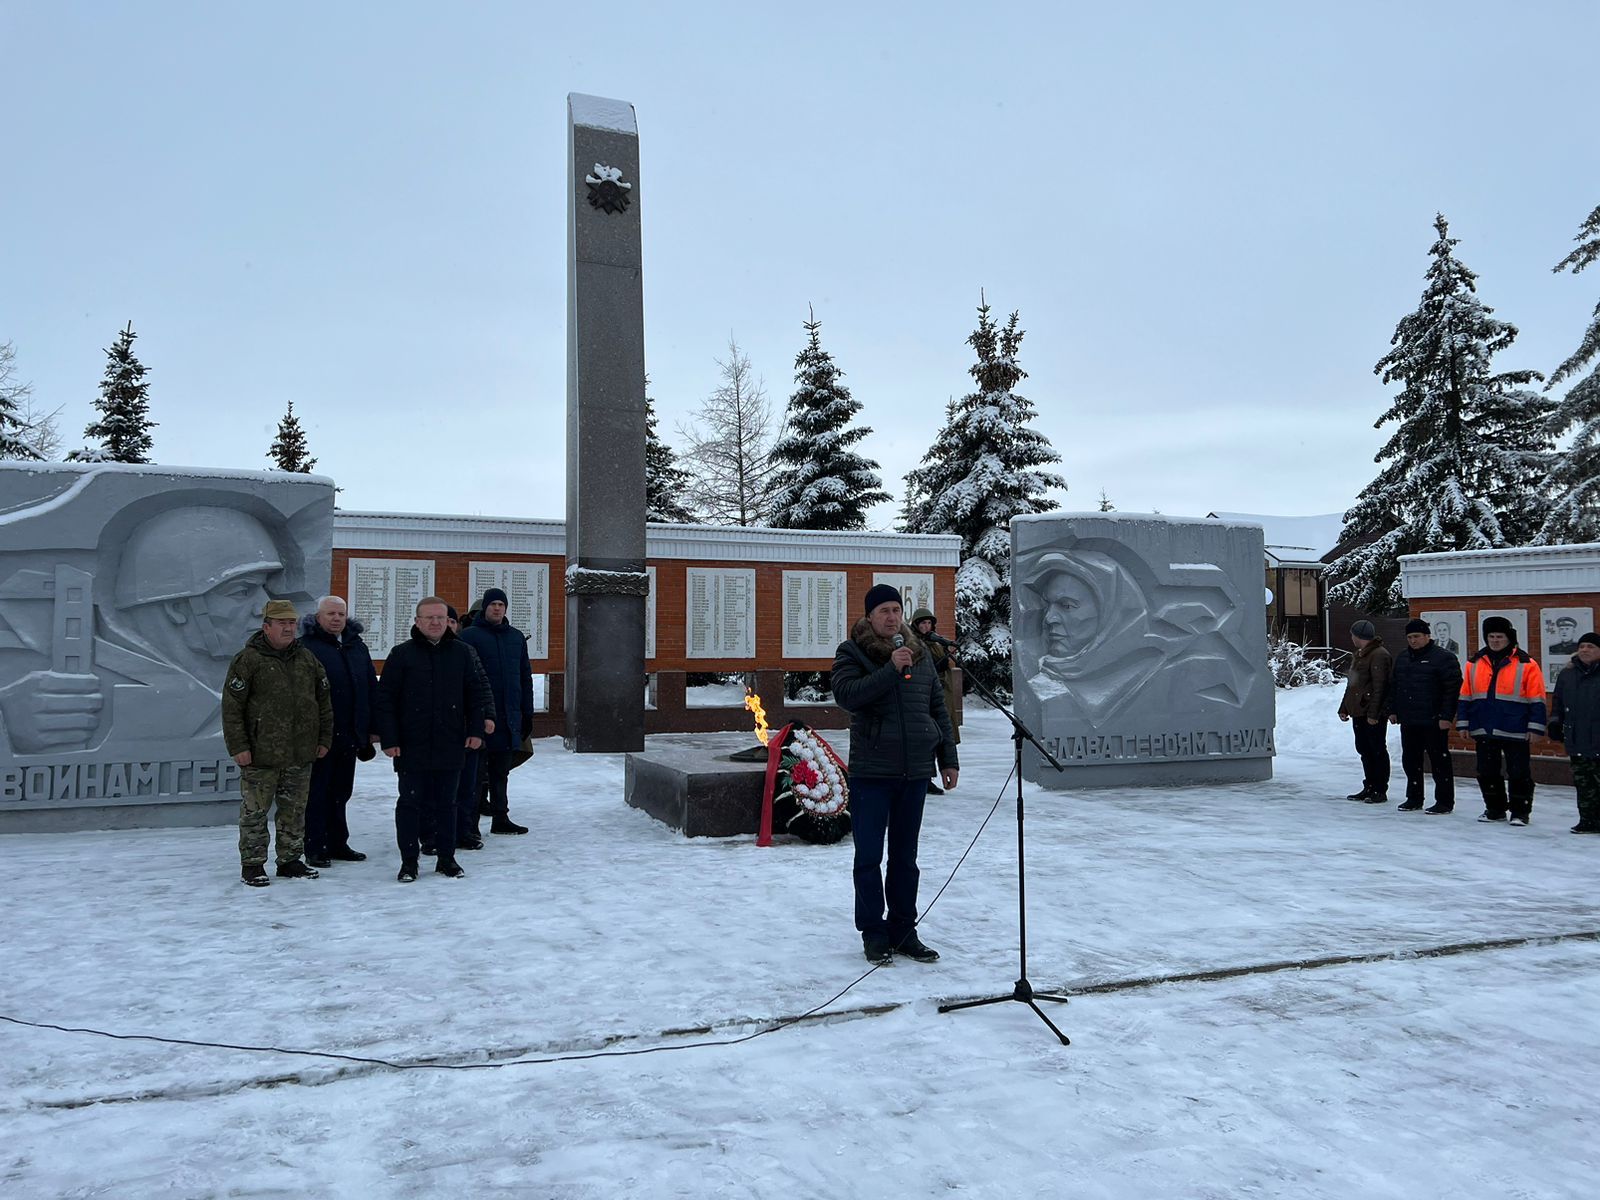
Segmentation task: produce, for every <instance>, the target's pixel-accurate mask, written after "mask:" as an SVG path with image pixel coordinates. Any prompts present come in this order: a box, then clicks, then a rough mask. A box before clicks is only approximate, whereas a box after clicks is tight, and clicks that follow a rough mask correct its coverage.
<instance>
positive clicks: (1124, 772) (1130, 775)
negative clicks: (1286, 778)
mask: <svg viewBox="0 0 1600 1200" xmlns="http://www.w3.org/2000/svg"><path fill="white" fill-rule="evenodd" d="M1026 761H1027V769H1026V770H1024V772H1023V777H1024V778H1025V779H1028V780H1030V781H1032V782H1035V783H1037V784H1038V785H1039V786H1040V787H1042V788H1044V789H1046V790H1047V791H1062V792H1070V791H1073V790H1074V789H1076V788H1084V789H1089V788H1127V787H1159V788H1169V787H1204V786H1207V785H1212V784H1219V783H1261V782H1263V781H1265V780H1268V779H1271V778H1272V760H1271V759H1270V758H1214V759H1194V760H1189V761H1181V762H1154V763H1148V762H1147V763H1139V764H1137V765H1135V766H1133V767H1128V766H1124V765H1122V764H1104V765H1094V766H1084V765H1081V764H1079V765H1072V766H1068V767H1067V769H1066V770H1065V771H1056V770H1054V769H1053V768H1051V766H1050V765H1049V764H1048V763H1047V762H1045V761H1044V759H1043V758H1041V757H1039V755H1038V754H1037V753H1036V752H1035V751H1034V750H1033V748H1032V747H1029V749H1028V751H1027V760H1026Z"/></svg>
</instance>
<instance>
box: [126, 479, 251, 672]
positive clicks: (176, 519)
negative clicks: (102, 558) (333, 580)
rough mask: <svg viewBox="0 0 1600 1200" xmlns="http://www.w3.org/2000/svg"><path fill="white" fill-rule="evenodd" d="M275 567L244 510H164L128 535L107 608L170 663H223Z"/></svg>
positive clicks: (245, 633) (246, 630)
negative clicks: (112, 593)
mask: <svg viewBox="0 0 1600 1200" xmlns="http://www.w3.org/2000/svg"><path fill="white" fill-rule="evenodd" d="M281 570H283V561H282V555H281V553H280V552H279V549H278V546H277V543H276V542H275V541H274V539H273V536H272V534H271V533H270V532H269V531H268V529H267V527H266V526H265V525H264V524H262V522H261V521H260V520H258V519H257V518H256V517H254V516H251V515H250V514H249V513H247V512H243V511H241V510H239V509H236V508H223V507H220V506H216V505H191V506H187V507H184V508H175V509H170V510H168V511H167V512H163V513H160V514H158V515H156V516H154V517H151V518H150V519H149V520H147V521H145V522H143V523H142V524H140V525H139V526H138V527H137V528H135V529H134V531H133V532H132V534H131V535H129V537H128V539H127V542H126V543H125V544H124V546H123V549H122V555H121V561H120V563H119V564H118V568H117V580H116V590H115V593H114V606H115V609H116V610H117V614H118V617H119V618H120V619H123V620H126V621H128V622H130V623H131V624H132V625H133V626H134V630H135V632H136V635H137V637H138V639H139V640H140V641H143V642H145V643H146V644H148V645H150V646H152V647H154V648H157V649H160V650H162V651H164V652H165V653H167V654H168V655H170V656H171V658H172V661H178V662H181V661H182V660H184V659H186V658H189V659H200V660H205V659H223V660H225V659H228V658H230V657H231V656H232V655H233V654H234V653H236V652H237V651H238V649H239V648H240V647H241V646H242V645H243V644H244V642H245V640H246V639H247V638H248V637H249V636H250V634H251V633H252V632H253V631H254V630H256V629H257V628H259V627H260V625H261V618H262V614H263V612H265V610H266V605H267V601H268V600H269V599H270V596H269V594H268V591H267V583H268V581H269V580H270V579H271V578H272V577H273V576H274V575H275V574H277V573H278V572H279V571H281ZM180 647H181V650H180Z"/></svg>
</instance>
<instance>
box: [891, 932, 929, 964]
mask: <svg viewBox="0 0 1600 1200" xmlns="http://www.w3.org/2000/svg"><path fill="white" fill-rule="evenodd" d="M894 952H895V953H896V954H903V955H904V956H905V957H907V958H909V959H911V960H912V961H914V962H919V963H932V962H938V961H939V952H938V951H937V950H935V949H934V948H933V947H932V946H924V945H923V944H922V939H921V938H919V937H918V936H917V935H916V931H915V930H913V931H912V932H911V933H908V934H906V936H905V937H903V938H901V939H900V944H899V945H897V946H896V947H895V948H894Z"/></svg>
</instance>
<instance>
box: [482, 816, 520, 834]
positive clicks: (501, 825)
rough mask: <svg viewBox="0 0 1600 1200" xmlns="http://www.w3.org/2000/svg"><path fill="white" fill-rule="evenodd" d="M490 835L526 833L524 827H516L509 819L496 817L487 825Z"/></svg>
mask: <svg viewBox="0 0 1600 1200" xmlns="http://www.w3.org/2000/svg"><path fill="white" fill-rule="evenodd" d="M489 832H490V833H527V832H528V827H527V826H526V825H518V824H517V823H516V822H515V821H513V820H512V819H511V818H510V817H496V818H495V819H494V820H493V821H491V822H490V823H489Z"/></svg>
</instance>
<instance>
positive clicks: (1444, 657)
mask: <svg viewBox="0 0 1600 1200" xmlns="http://www.w3.org/2000/svg"><path fill="white" fill-rule="evenodd" d="M1460 698H1461V662H1460V660H1459V659H1457V658H1456V656H1455V655H1454V654H1451V653H1450V651H1448V650H1446V649H1445V648H1444V647H1442V646H1440V645H1439V644H1438V643H1437V642H1429V643H1428V644H1427V645H1426V646H1424V647H1423V648H1422V649H1421V650H1413V649H1411V647H1409V646H1407V647H1406V648H1405V649H1404V650H1402V651H1400V653H1399V654H1396V655H1395V656H1394V666H1393V668H1392V670H1391V674H1390V677H1389V711H1390V713H1392V714H1393V715H1394V716H1396V717H1398V718H1399V719H1400V724H1402V725H1434V727H1435V728H1437V725H1436V724H1435V723H1436V722H1438V721H1449V722H1450V723H1451V725H1454V724H1455V720H1456V703H1457V701H1459V700H1460Z"/></svg>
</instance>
